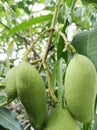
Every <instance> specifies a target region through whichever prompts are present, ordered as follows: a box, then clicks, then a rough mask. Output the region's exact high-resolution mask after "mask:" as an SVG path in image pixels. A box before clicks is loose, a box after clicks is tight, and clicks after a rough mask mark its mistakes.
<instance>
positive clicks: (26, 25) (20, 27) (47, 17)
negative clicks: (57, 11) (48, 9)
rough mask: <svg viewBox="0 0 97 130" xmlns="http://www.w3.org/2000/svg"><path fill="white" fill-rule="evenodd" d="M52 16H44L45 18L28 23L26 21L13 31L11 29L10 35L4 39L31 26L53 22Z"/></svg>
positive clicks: (41, 17) (31, 20)
mask: <svg viewBox="0 0 97 130" xmlns="http://www.w3.org/2000/svg"><path fill="white" fill-rule="evenodd" d="M51 19H52V15H50V14H49V15H44V16H39V17H36V18H31V19H29V20H28V21H24V22H22V23H21V24H19V25H17V26H15V27H14V28H13V29H11V30H10V31H9V32H8V34H6V35H5V36H4V37H3V38H6V37H9V36H11V35H12V34H14V33H16V32H19V31H20V30H22V29H26V28H29V27H30V26H31V25H34V24H37V23H40V22H45V21H51Z"/></svg>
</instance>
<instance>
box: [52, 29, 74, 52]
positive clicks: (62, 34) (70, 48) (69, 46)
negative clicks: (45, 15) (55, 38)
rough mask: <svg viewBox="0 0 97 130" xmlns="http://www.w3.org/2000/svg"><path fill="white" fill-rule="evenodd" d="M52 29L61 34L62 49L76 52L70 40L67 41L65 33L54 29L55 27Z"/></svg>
mask: <svg viewBox="0 0 97 130" xmlns="http://www.w3.org/2000/svg"><path fill="white" fill-rule="evenodd" d="M54 31H55V32H56V33H58V34H59V35H60V36H62V38H63V40H64V43H65V48H64V49H63V51H66V50H68V49H69V50H71V51H72V53H76V52H77V51H76V49H75V48H74V47H73V46H72V45H71V44H70V42H69V41H68V39H67V37H66V36H65V34H64V33H63V32H61V31H59V30H56V29H55V28H54Z"/></svg>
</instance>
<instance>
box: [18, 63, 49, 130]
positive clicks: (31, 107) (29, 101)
mask: <svg viewBox="0 0 97 130" xmlns="http://www.w3.org/2000/svg"><path fill="white" fill-rule="evenodd" d="M16 86H17V93H18V96H19V98H20V100H21V102H22V104H23V105H24V108H25V109H26V112H27V115H28V118H29V120H30V122H31V124H32V126H33V127H34V128H35V130H40V128H41V127H42V125H43V123H44V121H45V118H46V102H47V101H46V89H45V84H44V82H43V79H42V77H41V76H40V74H39V73H38V71H37V70H36V69H35V68H34V67H33V66H32V65H30V64H29V63H26V62H22V63H20V64H19V65H18V68H17V72H16Z"/></svg>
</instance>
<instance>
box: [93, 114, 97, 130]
mask: <svg viewBox="0 0 97 130" xmlns="http://www.w3.org/2000/svg"><path fill="white" fill-rule="evenodd" d="M92 130H97V116H95V118H94V124H93V129H92Z"/></svg>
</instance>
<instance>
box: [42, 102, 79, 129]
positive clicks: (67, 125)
mask: <svg viewBox="0 0 97 130" xmlns="http://www.w3.org/2000/svg"><path fill="white" fill-rule="evenodd" d="M43 130H80V127H79V124H78V122H77V121H76V120H75V119H74V118H73V117H72V116H71V114H70V112H69V111H68V109H67V108H62V107H61V105H59V104H58V106H56V107H55V108H53V110H52V113H51V115H50V117H49V119H48V124H47V126H46V127H45V128H44V129H43Z"/></svg>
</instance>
